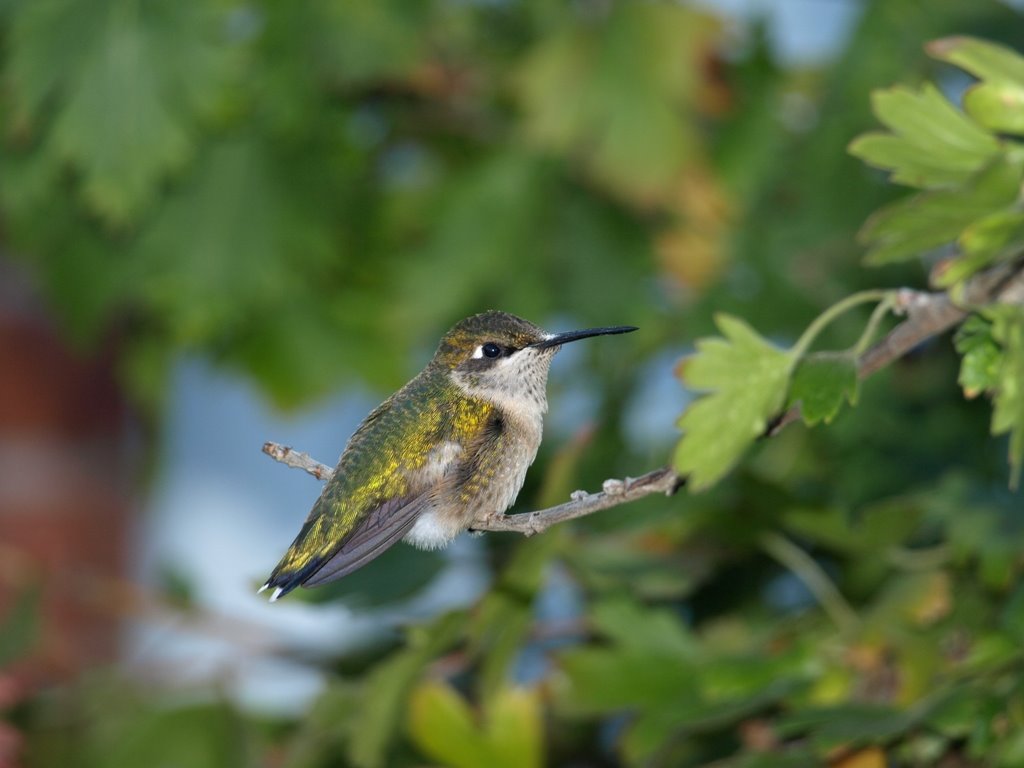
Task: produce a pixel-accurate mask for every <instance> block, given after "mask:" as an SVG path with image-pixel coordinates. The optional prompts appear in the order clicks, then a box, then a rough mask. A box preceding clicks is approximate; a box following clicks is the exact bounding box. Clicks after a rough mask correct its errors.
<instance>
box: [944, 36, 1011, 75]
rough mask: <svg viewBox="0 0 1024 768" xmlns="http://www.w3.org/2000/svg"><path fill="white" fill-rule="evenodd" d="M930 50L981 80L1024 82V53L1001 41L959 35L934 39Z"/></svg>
mask: <svg viewBox="0 0 1024 768" xmlns="http://www.w3.org/2000/svg"><path fill="white" fill-rule="evenodd" d="M927 50H928V54H929V55H930V56H932V57H934V58H936V59H939V60H941V61H946V62H949V63H950V64H955V65H956V66H958V67H960V68H961V69H964V70H967V71H968V72H970V73H971V74H972V75H974V76H975V77H977V78H978V79H980V80H996V81H1008V82H1016V83H1024V56H1021V55H1020V54H1019V53H1017V52H1016V51H1014V50H1013V49H1012V48H1008V47H1006V46H1005V45H1000V44H999V43H992V42H989V41H987V40H979V39H978V38H976V37H967V36H956V37H944V38H941V39H939V40H933V41H932V42H931V43H929V44H928V46H927Z"/></svg>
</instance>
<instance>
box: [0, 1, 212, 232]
mask: <svg viewBox="0 0 1024 768" xmlns="http://www.w3.org/2000/svg"><path fill="white" fill-rule="evenodd" d="M219 22H220V16H219V14H218V13H217V12H216V11H215V10H211V9H210V7H209V5H208V4H206V3H204V2H201V0H182V2H175V3H168V4H152V3H144V4H139V3H136V2H134V1H133V0H100V1H99V2H96V3H89V4H85V5H83V4H82V3H76V2H74V1H73V0H56V1H54V2H41V3H30V4H27V5H26V8H25V10H23V11H22V12H20V13H18V14H16V16H15V25H14V30H13V32H12V51H11V68H10V72H11V82H12V87H13V91H14V95H15V99H16V103H17V104H18V106H19V108H20V110H21V111H22V113H23V114H24V115H25V116H26V119H28V120H38V121H40V122H43V121H45V120H46V119H47V117H48V115H49V112H48V111H47V110H45V109H44V106H45V105H46V104H48V103H50V102H51V101H52V103H54V104H55V105H56V108H55V109H54V110H53V113H52V123H51V124H50V135H49V149H48V150H47V151H50V152H53V153H55V154H56V155H58V156H59V157H61V158H62V159H63V160H64V161H66V162H67V163H68V164H70V165H71V166H72V167H74V168H75V169H76V170H77V171H78V172H79V173H80V174H81V190H82V194H83V196H84V197H85V200H86V202H87V203H88V205H89V207H90V208H91V209H92V210H93V211H95V212H96V213H98V214H99V215H100V216H102V217H103V218H104V219H105V220H106V221H107V222H108V223H109V224H112V225H115V226H123V225H125V224H127V223H128V222H129V221H130V220H131V219H132V218H134V217H135V216H137V215H138V214H139V212H140V211H141V210H142V209H143V208H144V207H145V206H146V204H147V203H149V202H150V200H151V199H152V197H153V195H154V193H155V191H156V188H157V185H158V184H159V183H160V182H161V181H162V180H163V179H164V178H165V177H167V176H168V175H169V174H171V173H173V172H175V171H177V170H180V169H181V168H182V167H183V166H184V165H185V164H186V163H187V162H188V161H189V160H190V158H191V157H192V154H193V150H194V137H193V133H194V130H193V129H194V126H195V123H196V121H197V119H198V118H199V117H200V116H201V114H202V113H203V112H206V111H208V110H209V109H210V108H211V105H212V103H213V102H214V100H215V98H216V97H218V96H219V95H220V94H221V93H222V87H223V85H224V78H223V75H224V73H225V71H226V70H225V69H224V65H225V63H226V59H225V50H226V49H225V47H224V45H223V44H222V42H221V41H219V40H218V39H217V34H216V30H217V25H218V23H219Z"/></svg>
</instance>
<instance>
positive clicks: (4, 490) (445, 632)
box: [0, 0, 1024, 768]
mask: <svg viewBox="0 0 1024 768" xmlns="http://www.w3.org/2000/svg"><path fill="white" fill-rule="evenodd" d="M951 34H972V35H977V36H981V37H987V38H989V39H993V40H999V41H1003V42H1005V43H1007V44H1009V45H1011V46H1014V47H1017V48H1018V49H1020V48H1021V47H1022V45H1024V19H1022V8H1021V5H1020V4H1019V3H1012V2H998V1H997V0H971V1H970V2H965V0H930V1H929V2H927V3H925V2H920V0H776V1H775V2H769V0H764V1H762V2H759V1H758V0H700V1H694V2H674V3H668V2H664V3H662V2H615V1H614V0H576V1H575V2H568V3H566V2H558V1H555V0H519V1H516V0H429V1H428V2H403V0H372V1H370V0H365V1H364V0H349V1H342V0H312V1H311V2H306V3H272V2H248V3H236V2H231V1H230V0H223V1H222V0H217V1H216V2H209V0H175V2H160V1H158V0H89V2H85V1H84V0H0V767H2V768H15V767H19V766H57V765H60V766H79V765H81V766H96V768H99V767H100V766H125V767H133V766H196V767H197V768H201V767H203V766H211V767H213V766H235V765H237V766H243V765H245V766H249V765H257V766H289V767H291V766H310V767H312V766H349V765H351V766H367V767H371V766H412V765H453V766H474V765H478V766H485V765H510V766H533V765H541V764H547V765H552V766H612V765H622V764H626V765H666V766H682V765H704V764H710V763H712V762H715V761H718V762H715V764H717V765H765V766H768V765H810V764H812V763H811V762H807V761H808V760H809V759H810V758H809V757H808V755H810V754H812V752H810V751H807V750H813V754H814V755H818V756H821V755H824V756H826V758H828V759H832V760H833V763H834V764H836V765H839V764H842V765H846V766H847V768H851V767H852V766H862V767H867V768H870V767H871V766H876V765H886V764H893V765H896V764H899V765H902V764H913V765H918V764H920V765H932V764H940V761H941V764H942V765H947V766H960V765H975V764H979V765H981V764H985V765H988V764H996V763H999V764H1005V765H1024V736H1022V735H1021V734H1022V733H1024V730H1022V729H1021V728H1018V727H1017V726H1020V725H1022V722H1021V717H1022V712H1024V696H1022V694H1021V688H1022V685H1024V676H1022V675H1021V674H1020V671H1021V670H1020V669H1019V665H1020V663H1021V661H1020V658H1019V654H1018V653H1017V652H1016V651H1015V649H1016V648H1018V647H1020V641H1021V640H1024V591H1020V590H1018V589H1017V588H1016V576H1017V573H1018V571H1019V568H1020V565H1021V562H1020V555H1019V553H1020V551H1021V550H1020V544H1021V542H1022V532H1021V527H1022V525H1021V523H1022V522H1024V521H1022V520H1021V514H1020V513H1021V508H1022V504H1021V497H1020V495H1019V494H1017V495H1016V496H1014V495H1012V494H1011V493H1010V492H1009V491H1008V490H1007V489H1006V478H1007V473H1006V468H1005V444H1001V443H1000V442H999V441H993V440H991V439H990V438H989V437H988V419H989V415H990V414H989V410H988V409H987V407H986V406H985V405H984V404H983V403H974V402H965V401H964V400H963V398H962V397H961V395H960V392H959V390H958V388H957V386H956V364H957V361H956V358H955V356H954V355H953V354H952V350H951V348H950V345H949V344H948V342H947V341H946V340H940V341H937V342H935V343H934V344H932V345H929V347H928V348H926V349H923V350H920V351H919V353H916V354H915V355H913V356H912V357H911V358H910V359H908V360H905V361H901V362H900V363H899V364H897V365H896V366H894V367H893V369H891V370H889V371H887V372H885V373H884V374H883V375H881V376H879V377H877V380H872V381H871V382H870V383H869V384H868V386H867V387H866V389H865V391H864V392H863V394H862V398H861V403H860V405H859V407H858V408H857V409H856V410H855V411H852V412H847V413H844V414H843V415H842V416H841V417H840V418H839V419H838V420H837V422H836V423H835V424H833V425H831V426H830V427H829V428H826V429H819V430H816V431H814V432H810V431H808V430H806V429H804V428H803V427H800V426H797V427H793V428H790V429H789V430H787V431H786V432H784V433H783V434H782V436H781V437H780V438H779V439H777V440H773V441H768V444H765V445H762V446H759V447H758V449H757V450H756V451H755V452H754V454H753V455H752V456H751V457H750V458H749V460H748V461H746V462H745V463H744V465H743V466H742V467H741V468H740V469H739V470H737V471H736V472H734V473H733V475H732V476H731V477H730V478H729V479H728V480H727V481H726V482H724V483H723V484H722V485H721V486H720V487H719V488H718V489H716V490H714V491H712V492H708V493H703V494H699V495H694V496H690V495H688V494H686V493H680V494H679V495H678V496H676V497H674V498H671V499H665V498H656V499H648V500H645V501H643V502H640V503H637V504H634V505H630V506H624V507H619V508H617V509H615V510H611V511H607V512H604V513H601V514H599V515H595V516H592V517H589V518H587V519H585V520H581V521H579V522H576V523H573V524H571V525H568V526H561V527H560V528H559V529H555V530H552V531H550V532H549V533H547V534H545V535H544V536H541V537H537V538H534V539H521V538H519V537H516V536H513V535H504V534H489V535H487V536H485V537H479V538H471V537H462V538H461V539H460V540H458V541H457V542H456V543H455V544H454V545H453V546H452V547H451V548H450V549H449V550H447V551H445V552H443V553H422V552H418V551H415V550H412V549H411V548H409V547H407V546H399V547H396V548H394V549H393V550H391V551H390V552H388V553H387V555H386V556H384V557H382V558H380V559H379V560H378V561H375V562H374V563H373V564H372V565H371V566H369V567H367V568H365V569H363V570H361V571H359V572H358V573H357V574H354V575H353V576H351V577H349V578H346V579H345V580H343V581H341V582H340V583H338V584H335V585H331V586H329V587H326V588H322V589H317V590H312V591H306V590H300V591H299V592H297V593H294V594H293V595H290V596H288V598H287V599H285V600H283V601H281V602H280V603H277V604H274V605H269V604H267V603H266V602H265V600H264V599H263V598H262V597H257V596H256V595H255V590H256V588H257V587H258V586H259V585H260V584H262V583H263V581H264V580H265V578H266V576H267V575H268V573H269V571H270V569H271V568H272V567H273V565H274V564H275V563H276V562H277V559H278V557H279V556H280V555H281V554H282V553H283V551H284V549H285V548H286V547H287V545H288V543H289V542H290V541H291V538H292V537H293V536H294V534H295V532H296V531H297V529H298V526H299V524H300V523H301V521H302V520H303V519H304V517H305V515H306V513H307V511H308V509H309V508H310V506H311V505H312V503H313V501H314V500H315V498H316V496H317V495H318V492H319V486H318V483H317V481H316V480H314V479H312V478H311V477H309V476H307V475H305V474H304V473H301V472H298V471H296V470H294V469H289V468H286V467H285V466H283V465H280V464H276V463H274V462H272V461H271V460H270V459H268V458H267V457H265V456H263V455H262V454H261V452H260V447H261V445H262V444H263V442H264V441H266V440H275V441H278V442H281V443H284V444H287V445H291V446H294V447H296V448H298V449H300V450H304V451H307V452H309V453H310V454H312V455H313V456H314V457H316V458H318V459H320V460H322V461H324V462H326V463H328V464H333V463H334V461H335V459H336V457H337V456H338V455H339V453H340V452H341V450H342V448H343V447H344V444H345V442H346V440H347V439H348V436H349V435H350V434H351V432H352V431H353V430H354V428H355V427H356V425H357V424H358V423H359V421H360V420H361V419H362V418H363V417H364V416H365V415H366V413H368V412H369V410H370V409H371V408H372V407H374V406H375V405H376V404H377V403H378V402H379V401H380V400H382V399H383V398H384V397H386V396H387V395H388V394H389V393H390V392H392V391H393V390H395V389H396V388H397V387H399V386H400V385H401V384H402V383H404V382H405V381H406V380H407V379H408V378H410V377H411V376H412V375H413V374H415V373H416V372H417V371H418V370H419V369H420V368H421V367H422V366H423V365H424V364H425V363H426V361H427V360H428V359H429V358H430V356H431V354H432V353H433V350H434V348H435V346H436V343H437V340H438V339H439V337H440V336H441V334H442V333H443V332H444V331H445V330H446V329H447V328H448V327H450V326H451V325H452V324H453V323H454V322H455V321H457V320H458V319H460V318H461V317H464V316H466V315H469V314H473V313H475V312H478V311H482V310H484V309H490V308H497V309H503V310H507V311H510V312H514V313H516V314H519V315H522V316H524V317H527V318H529V319H530V320H532V321H534V322H536V323H538V324H541V325H543V326H544V327H546V328H548V329H549V330H567V329H571V328H575V327H584V326H591V325H612V324H632V325H637V326H640V328H641V332H639V333H636V334H633V335H630V336H628V337H622V338H616V339H610V340H607V341H602V340H598V341H595V342H590V343H588V344H586V345H583V344H581V345H573V346H572V347H567V348H566V349H565V350H564V351H562V352H561V353H560V354H559V355H558V357H557V358H556V360H555V363H554V366H553V371H552V377H551V383H550V386H549V397H550V403H551V412H550V414H549V417H548V421H547V424H546V430H545V442H544V444H543V446H542V448H541V453H540V456H539V458H538V461H537V463H536V464H535V465H534V467H533V469H532V470H531V472H530V475H529V477H528V479H527V485H526V487H525V488H524V490H523V492H522V493H521V494H520V498H519V502H518V504H517V507H516V509H517V510H518V511H525V510H528V509H536V508H540V507H543V506H546V505H551V504H555V503H559V502H561V501H564V500H566V499H567V498H568V494H569V493H570V492H571V491H572V490H574V489H576V488H588V489H596V488H598V487H599V486H600V482H601V481H602V480H603V479H604V478H606V477H622V476H625V475H633V476H636V475H639V474H642V473H643V472H645V471H648V470H650V469H654V468H656V467H659V466H662V465H663V464H665V463H666V462H667V461H668V457H669V456H670V453H671V449H672V446H673V444H674V442H675V441H676V439H677V438H678V434H677V431H676V429H675V421H676V419H677V418H678V415H679V413H680V412H681V410H682V408H683V407H684V405H685V404H686V402H687V401H688V397H689V395H688V393H686V392H685V391H684V390H683V388H682V387H681V385H680V384H679V382H678V380H677V379H676V377H675V373H674V368H675V365H676V363H677V361H678V360H679V358H680V357H681V356H682V355H684V354H685V353H686V352H687V351H690V350H691V349H692V343H693V340H694V339H695V338H697V337H699V336H701V335H706V334H708V333H710V332H712V331H713V326H712V316H713V313H714V312H715V311H719V310H725V311H729V312H732V313H735V314H737V315H739V316H741V317H744V318H745V319H747V320H748V321H749V322H751V323H752V324H754V325H755V326H756V327H757V328H758V329H759V330H760V331H761V332H762V333H764V334H766V335H768V336H769V337H771V338H773V339H776V340H778V341H780V342H787V341H791V340H792V339H793V338H795V336H796V335H797V334H798V333H799V332H800V330H801V329H802V328H803V327H804V326H806V324H807V323H808V322H809V321H810V320H811V319H812V318H813V317H814V316H815V315H816V314H817V313H818V312H819V311H820V310H821V309H822V308H824V307H825V306H827V305H828V304H830V303H832V302H833V301H835V300H837V299H839V298H841V297H843V296H844V295H846V294H848V293H850V292H852V291H854V290H858V289H860V288H864V287H875V286H893V285H901V284H906V285H911V286H921V285H923V284H924V282H925V276H926V269H925V268H924V267H917V266H915V267H913V268H907V267H891V268H886V269H884V270H870V271H869V270H867V269H865V268H864V267H862V266H861V264H860V257H861V253H862V251H861V249H860V247H859V246H858V245H857V240H856V232H857V230H858V228H859V227H860V225H861V224H862V223H863V221H864V220H865V218H866V217H867V216H868V215H869V214H870V213H871V212H872V211H873V210H874V209H876V208H878V207H879V206H880V205H881V204H883V203H885V202H887V201H889V200H891V199H894V198H895V197H896V196H897V195H898V194H900V190H899V189H897V188H895V187H893V186H890V185H888V184H887V183H886V180H885V177H884V175H883V174H880V173H877V172H873V171H871V170H870V169H868V168H866V167H865V166H864V165H863V164H861V163H860V162H859V161H857V160H855V159H853V158H851V157H850V156H849V155H848V154H847V153H846V146H847V144H848V143H849V141H850V140H851V139H852V138H853V137H854V136H856V135H857V134H858V133H860V132H862V131H864V130H867V129H869V128H871V127H873V125H874V124H875V123H874V119H873V117H872V115H871V112H870V92H871V91H872V89H874V88H878V87H883V86H887V85H891V84H894V83H898V82H903V83H919V82H921V81H922V80H924V79H933V80H935V81H937V82H938V83H939V84H940V85H941V87H942V88H943V89H944V91H945V92H946V93H948V94H951V95H954V96H955V94H957V93H959V92H960V91H962V90H963V88H964V87H965V86H966V85H967V82H966V77H965V76H964V75H962V74H960V73H957V72H955V71H953V70H952V69H950V68H948V67H944V66H942V65H939V64H936V63H935V62H934V61H931V60H929V59H928V58H927V57H926V55H925V54H924V52H923V45H924V43H925V42H927V41H929V40H932V39H934V38H937V37H941V36H945V35H951ZM860 320H861V321H863V318H860ZM856 332H857V331H856V326H855V325H849V326H844V325H843V324H839V325H838V326H837V327H836V329H835V340H837V343H843V344H846V343H850V342H852V341H853V339H854V338H855V336H856ZM780 531H781V533H780ZM816 579H817V581H816ZM821 579H824V581H825V582H826V583H831V584H834V586H835V588H836V589H835V593H834V594H833V593H832V592H829V591H828V590H825V591H824V592H820V591H815V590H814V589H813V588H812V589H808V586H807V584H808V583H812V584H813V583H819V582H820V581H821ZM851 622H852V623H853V624H855V626H854V627H852V628H851ZM986 654H987V655H986ZM979 655H980V656H981V657H982V658H983V659H987V660H989V661H991V663H992V666H991V667H989V666H982V667H980V668H979V667H977V666H973V667H972V666H971V664H975V665H976V664H980V663H982V662H977V658H978V657H979ZM961 662H963V663H962V664H961ZM968 662H969V663H968ZM979 669H980V670H981V671H980V672H979ZM973 673H977V674H975V675H974V676H973V677H972V674H973ZM940 680H941V681H944V684H945V683H950V681H953V682H954V683H955V684H956V685H960V684H961V683H962V684H963V686H965V687H964V688H963V690H964V691H967V692H966V693H964V694H963V696H960V697H959V698H956V697H954V699H955V700H954V701H953V703H952V704H950V705H949V706H947V704H948V702H946V700H943V702H942V706H943V707H946V708H945V709H942V708H941V707H940V709H941V712H940V713H939V714H940V715H941V717H939V716H938V715H936V717H937V718H938V720H937V721H936V722H939V723H940V725H934V724H933V723H932V721H931V720H929V721H928V723H929V724H928V725H927V726H925V725H923V720H922V718H924V716H925V713H926V712H927V714H928V715H929V716H932V715H934V714H935V706H938V705H937V704H936V701H935V699H934V696H933V694H934V692H935V690H936V686H937V685H939V683H938V682H937V681H940ZM970 686H974V687H970ZM957 690H960V689H959V688H957ZM930 696H932V698H929V697H930ZM933 705H935V706H933ZM823 713H826V714H823ZM785 717H789V719H788V720H786V719H785ZM801 717H802V718H803V719H802V720H801V719H800V718H801ZM779 718H782V719H779ZM815 718H817V719H815ZM794 723H795V724H794ZM836 724H838V725H839V726H845V728H846V730H842V728H841V727H840V728H839V730H838V732H835V731H836V730H837V729H836V728H835V727H832V726H834V725H836ZM830 727H832V730H830ZM787 729H788V730H787ZM865 744H868V745H875V746H864V745H865ZM850 745H855V746H854V747H851V746H850ZM883 748H884V751H883ZM801 750H803V751H801ZM993 755H997V756H998V760H996V759H994V758H992V756H993ZM990 758H992V759H993V760H994V761H993V762H991V763H990V762H985V761H987V760H989V759H990ZM821 759H822V760H824V759H825V758H821ZM854 760H861V761H862V762H853V761H854ZM887 760H888V761H889V762H888V763H887V762H886V761H887ZM773 761H774V762H773ZM787 761H788V762H787ZM871 761H874V762H871ZM974 761H982V762H974Z"/></svg>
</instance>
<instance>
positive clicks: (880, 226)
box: [859, 154, 1024, 264]
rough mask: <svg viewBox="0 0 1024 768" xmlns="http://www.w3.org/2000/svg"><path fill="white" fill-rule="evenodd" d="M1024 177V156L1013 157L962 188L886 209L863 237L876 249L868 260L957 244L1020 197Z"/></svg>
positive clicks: (894, 258)
mask: <svg viewBox="0 0 1024 768" xmlns="http://www.w3.org/2000/svg"><path fill="white" fill-rule="evenodd" d="M1022 173H1024V158H1021V157H1018V156H1017V155H1016V154H1013V155H1009V154H1008V155H1004V156H1002V158H1000V159H998V160H996V161H995V162H993V163H992V164H991V165H990V166H988V167H987V168H985V169H984V170H982V171H981V172H980V173H978V174H977V175H975V176H973V177H971V178H970V179H969V180H968V181H967V182H966V183H964V184H963V185H962V186H960V187H957V188H956V189H944V190H939V191H935V192H927V193H923V194H918V195H914V196H912V197H909V198H907V199H905V200H900V201H897V202H896V203H893V204H892V205H889V206H886V207H885V208H882V209H881V210H880V211H878V212H877V213H875V214H874V215H873V216H872V217H871V218H870V219H868V221H867V223H866V224H865V225H864V227H863V228H862V229H861V231H860V234H859V238H860V240H861V241H862V242H864V243H867V244H868V245H869V246H870V250H869V251H868V254H867V256H866V257H865V260H866V261H867V262H868V263H869V264H887V263H890V262H895V261H904V260H907V259H911V258H916V257H918V256H920V255H921V254H923V253H924V252H926V251H929V250H931V249H933V248H937V247H938V246H940V245H945V244H948V243H951V242H953V241H955V240H956V239H957V238H958V237H959V236H960V234H961V233H962V232H963V231H964V230H965V229H966V228H967V227H968V226H970V225H971V224H972V223H974V222H975V221H978V220H980V219H983V218H984V217H986V216H988V215H990V214H991V213H992V212H993V211H996V210H999V209H1003V208H1006V207H1008V206H1009V205H1011V204H1012V203H1013V202H1014V201H1015V200H1016V199H1017V196H1018V194H1019V191H1020V183H1021V177H1022Z"/></svg>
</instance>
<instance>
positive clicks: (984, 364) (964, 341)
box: [953, 315, 1003, 398]
mask: <svg viewBox="0 0 1024 768" xmlns="http://www.w3.org/2000/svg"><path fill="white" fill-rule="evenodd" d="M953 343H954V344H955V345H956V350H957V352H959V353H960V354H961V355H962V356H963V360H961V362H960V377H959V379H958V381H959V382H960V386H961V387H962V388H963V390H964V395H965V396H967V397H968V398H973V397H977V396H978V395H979V394H981V393H982V392H988V391H990V390H993V389H995V387H996V384H997V383H998V380H999V369H1000V366H1001V364H1002V361H1003V352H1002V350H1001V349H1000V347H999V343H998V342H997V341H996V340H995V339H994V338H993V337H992V323H991V322H989V321H988V320H986V319H985V318H984V317H982V316H981V315H971V316H970V317H968V318H967V320H965V321H964V323H963V324H962V325H961V326H960V329H959V330H958V331H957V332H956V336H954V337H953Z"/></svg>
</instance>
